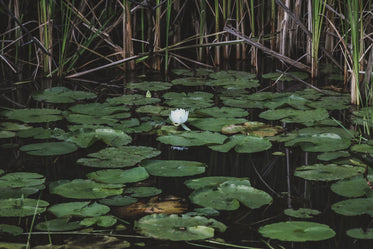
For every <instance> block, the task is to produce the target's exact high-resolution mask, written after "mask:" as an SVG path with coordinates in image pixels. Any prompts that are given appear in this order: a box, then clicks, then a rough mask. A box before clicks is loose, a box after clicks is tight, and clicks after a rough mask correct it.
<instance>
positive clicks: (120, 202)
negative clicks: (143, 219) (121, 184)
mask: <svg viewBox="0 0 373 249" xmlns="http://www.w3.org/2000/svg"><path fill="white" fill-rule="evenodd" d="M99 202H100V203H102V204H105V205H108V206H116V207H121V206H127V205H130V204H132V203H135V202H137V199H136V198H134V197H130V196H122V195H115V196H112V197H108V198H105V199H101V200H99Z"/></svg>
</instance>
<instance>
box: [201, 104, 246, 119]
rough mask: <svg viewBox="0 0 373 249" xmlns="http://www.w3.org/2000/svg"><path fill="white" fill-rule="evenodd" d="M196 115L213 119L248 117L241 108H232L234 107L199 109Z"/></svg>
mask: <svg viewBox="0 0 373 249" xmlns="http://www.w3.org/2000/svg"><path fill="white" fill-rule="evenodd" d="M197 113H201V114H203V115H206V116H210V117H214V118H220V117H224V118H240V117H246V116H248V115H249V113H248V112H247V111H245V110H244V109H242V108H234V107H226V106H223V107H220V108H219V107H216V106H214V107H210V108H204V109H199V110H198V111H197Z"/></svg>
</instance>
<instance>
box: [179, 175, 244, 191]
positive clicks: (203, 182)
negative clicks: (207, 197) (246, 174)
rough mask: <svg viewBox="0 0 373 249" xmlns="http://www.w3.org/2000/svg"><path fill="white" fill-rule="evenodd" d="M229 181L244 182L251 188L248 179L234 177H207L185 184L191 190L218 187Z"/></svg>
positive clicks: (188, 181) (191, 180)
mask: <svg viewBox="0 0 373 249" xmlns="http://www.w3.org/2000/svg"><path fill="white" fill-rule="evenodd" d="M227 181H244V182H245V185H247V186H250V182H249V180H248V178H237V177H233V176H207V177H200V178H195V179H190V180H186V181H185V182H184V184H185V185H186V186H187V187H188V188H191V189H201V188H209V187H217V186H219V185H220V184H222V183H223V182H227Z"/></svg>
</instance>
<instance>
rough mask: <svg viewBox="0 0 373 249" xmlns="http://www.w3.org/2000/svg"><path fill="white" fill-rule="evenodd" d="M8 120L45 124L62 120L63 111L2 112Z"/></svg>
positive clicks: (21, 110) (25, 110)
mask: <svg viewBox="0 0 373 249" xmlns="http://www.w3.org/2000/svg"><path fill="white" fill-rule="evenodd" d="M2 114H3V115H4V116H6V117H7V118H8V119H14V120H19V121H22V122H25V123H44V122H53V121H58V120H61V119H62V116H61V111H60V110H56V109H38V108H29V109H15V110H11V111H4V112H2Z"/></svg>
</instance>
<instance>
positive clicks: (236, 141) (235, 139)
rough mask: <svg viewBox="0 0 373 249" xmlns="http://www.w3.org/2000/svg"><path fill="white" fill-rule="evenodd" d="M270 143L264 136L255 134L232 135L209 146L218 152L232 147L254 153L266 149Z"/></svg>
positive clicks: (239, 151)
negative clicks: (222, 141)
mask: <svg viewBox="0 0 373 249" xmlns="http://www.w3.org/2000/svg"><path fill="white" fill-rule="evenodd" d="M271 147H272V143H271V142H270V141H269V140H268V139H265V138H262V137H257V136H246V135H233V136H231V137H229V139H228V140H227V142H226V143H224V144H222V145H212V146H209V148H210V149H212V150H215V151H219V152H228V151H230V150H231V149H232V148H234V150H235V151H236V152H238V153H254V152H260V151H265V150H268V149H269V148H271Z"/></svg>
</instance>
